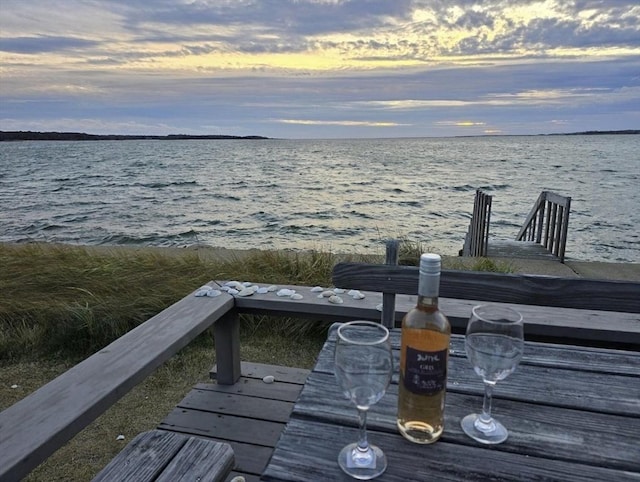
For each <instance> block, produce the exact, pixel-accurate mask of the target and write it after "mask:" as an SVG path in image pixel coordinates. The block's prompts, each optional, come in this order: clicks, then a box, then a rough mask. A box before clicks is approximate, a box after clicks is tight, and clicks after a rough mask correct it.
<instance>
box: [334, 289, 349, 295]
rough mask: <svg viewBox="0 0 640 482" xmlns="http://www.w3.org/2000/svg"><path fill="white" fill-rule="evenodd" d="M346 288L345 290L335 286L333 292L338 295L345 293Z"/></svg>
mask: <svg viewBox="0 0 640 482" xmlns="http://www.w3.org/2000/svg"><path fill="white" fill-rule="evenodd" d="M345 291H346V290H343V289H342V288H333V292H334V293H335V294H337V295H341V294H342V293H344V292H345Z"/></svg>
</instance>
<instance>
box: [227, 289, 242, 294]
mask: <svg viewBox="0 0 640 482" xmlns="http://www.w3.org/2000/svg"><path fill="white" fill-rule="evenodd" d="M227 293H229V294H230V295H237V294H238V293H240V291H239V290H237V289H235V288H229V289H228V290H227Z"/></svg>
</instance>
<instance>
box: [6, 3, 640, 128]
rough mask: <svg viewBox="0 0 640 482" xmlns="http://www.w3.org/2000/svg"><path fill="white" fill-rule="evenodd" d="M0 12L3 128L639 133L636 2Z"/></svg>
mask: <svg viewBox="0 0 640 482" xmlns="http://www.w3.org/2000/svg"><path fill="white" fill-rule="evenodd" d="M2 5H3V12H2V15H1V16H0V75H1V76H2V82H0V102H2V106H3V108H2V116H3V117H4V119H3V120H0V128H5V126H8V125H11V126H14V127H15V126H19V124H20V122H25V123H29V122H36V123H40V124H39V125H46V123H47V122H50V123H52V124H56V125H58V122H59V121H60V120H61V119H62V120H64V121H70V119H72V118H78V119H82V120H83V122H84V121H87V119H94V121H95V123H94V124H92V125H95V126H100V123H99V121H100V120H103V121H104V122H106V123H107V124H105V125H104V128H105V129H107V128H111V127H108V126H117V125H121V126H123V128H127V129H134V128H140V129H147V130H150V131H151V130H154V129H155V130H154V132H157V130H162V129H165V128H171V127H173V126H176V127H180V126H182V127H183V128H182V129H178V130H179V131H182V132H184V131H187V130H189V132H196V131H199V132H201V133H210V132H208V131H207V130H208V129H210V128H211V126H216V127H217V128H219V129H225V128H229V129H230V128H233V129H238V126H241V127H240V128H241V129H246V130H247V131H248V132H246V133H248V134H255V133H258V134H260V133H263V132H261V131H262V130H263V129H267V130H269V129H274V130H273V131H269V132H267V133H265V134H266V135H274V134H277V133H276V129H287V131H288V132H292V133H294V135H305V136H306V135H308V134H307V133H308V132H311V131H313V133H314V135H315V133H316V132H320V131H322V132H328V133H331V134H332V135H338V136H346V135H349V134H348V133H349V129H350V128H354V129H356V130H357V132H359V133H360V132H364V131H365V130H366V129H367V128H370V129H371V130H372V131H371V132H372V133H373V134H372V135H378V134H376V133H377V132H379V131H380V129H378V127H379V126H384V127H386V129H385V130H384V132H391V133H392V134H391V135H422V134H423V133H424V132H433V131H434V130H435V131H436V132H437V133H440V132H445V131H446V129H447V128H451V129H458V128H459V126H457V125H455V124H454V123H455V122H459V121H460V120H470V122H473V123H483V122H484V123H486V125H482V124H474V125H473V126H467V127H465V129H467V130H472V129H477V132H488V131H498V130H500V131H502V132H505V133H509V132H511V131H510V130H509V129H520V130H526V129H527V128H529V129H531V130H533V131H534V132H535V131H536V130H538V129H542V128H544V129H551V128H554V124H553V122H552V121H553V120H554V119H561V120H566V122H572V121H571V119H586V120H585V122H587V123H589V127H590V128H594V126H593V123H595V122H605V125H607V126H610V125H611V126H613V125H614V123H612V122H610V119H615V123H624V124H627V125H631V124H634V122H635V123H636V124H640V120H639V119H638V115H639V114H638V112H640V92H639V89H640V77H639V76H638V72H640V5H638V3H637V0H627V1H621V0H611V1H607V2H602V1H596V0H593V1H588V0H574V1H572V2H564V1H561V0H545V1H538V0H487V1H483V2H478V1H477V0H473V1H472V0H455V1H444V0H399V1H389V0H263V1H262V0H216V1H213V0H210V1H207V0H154V1H153V2H148V1H142V0H110V1H106V0H92V1H91V2H86V1H82V0H59V2H57V3H56V8H52V6H51V2H50V1H49V0H46V1H45V0H30V1H29V2H24V1H23V0H3V3H2ZM596 109H597V111H598V112H597V115H595V114H594V115H590V114H589V112H594V111H595V110H596ZM372 119H373V120H372ZM507 119H511V122H507ZM514 119H515V120H517V121H518V122H516V121H515V120H514ZM598 119H600V120H598ZM602 119H604V120H602ZM529 120H530V121H529ZM87 122H88V121H87ZM111 122H113V124H111ZM573 122H575V121H573ZM87 125H89V124H87ZM572 125H573V124H567V128H571V127H572ZM527 126H528V127H527ZM541 126H542V127H541ZM555 126H556V127H557V126H558V124H557V123H556V124H555ZM631 127H636V126H635V125H631ZM576 130H580V129H576ZM318 135H320V134H318Z"/></svg>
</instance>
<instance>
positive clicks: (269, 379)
mask: <svg viewBox="0 0 640 482" xmlns="http://www.w3.org/2000/svg"><path fill="white" fill-rule="evenodd" d="M262 381H263V382H264V383H273V382H275V381H276V377H274V376H273V375H267V376H266V377H264V378H263V379H262Z"/></svg>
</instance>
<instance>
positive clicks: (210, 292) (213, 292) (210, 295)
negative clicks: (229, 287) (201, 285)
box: [207, 290, 222, 298]
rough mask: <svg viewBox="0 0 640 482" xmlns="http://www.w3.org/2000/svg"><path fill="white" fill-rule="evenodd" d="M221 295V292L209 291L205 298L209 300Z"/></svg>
mask: <svg viewBox="0 0 640 482" xmlns="http://www.w3.org/2000/svg"><path fill="white" fill-rule="evenodd" d="M221 294H222V291H220V290H209V291H208V293H207V296H208V297H209V298H215V297H216V296H220V295H221Z"/></svg>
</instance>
